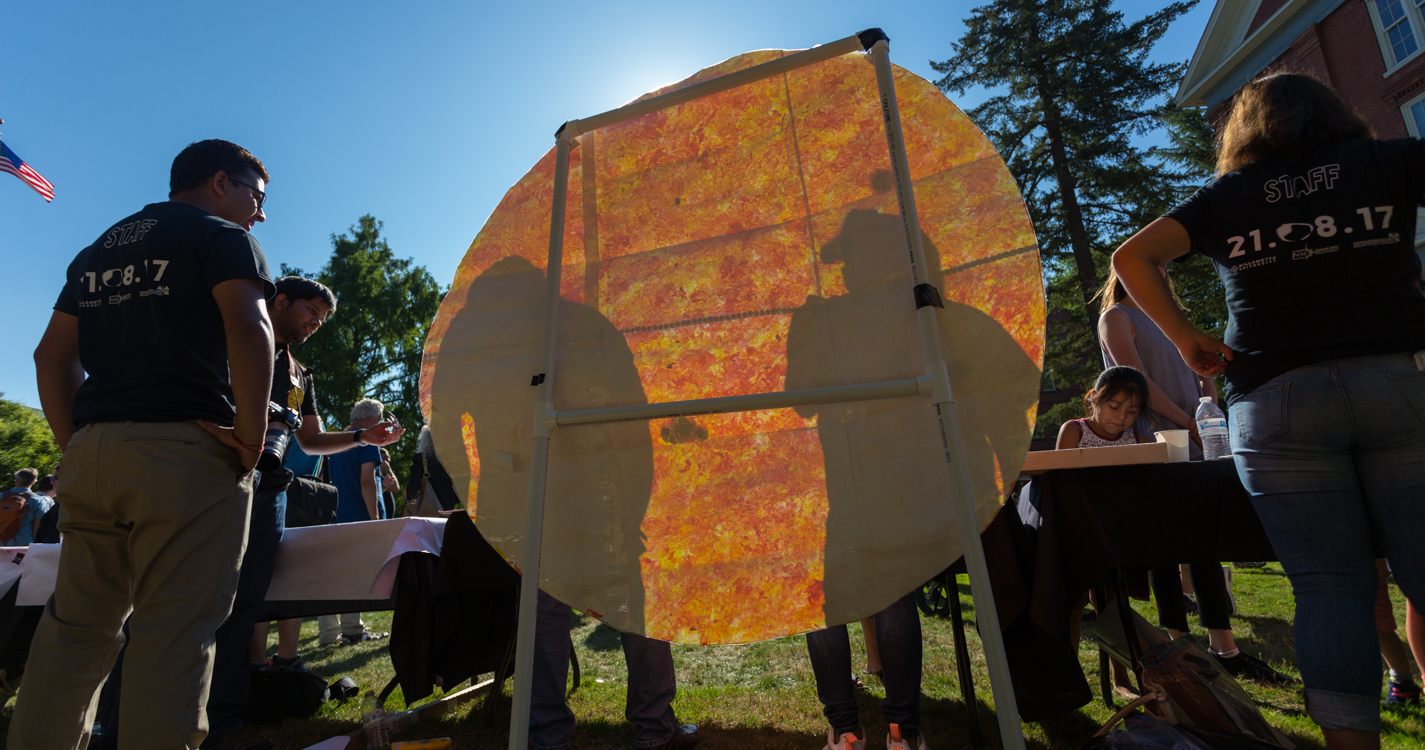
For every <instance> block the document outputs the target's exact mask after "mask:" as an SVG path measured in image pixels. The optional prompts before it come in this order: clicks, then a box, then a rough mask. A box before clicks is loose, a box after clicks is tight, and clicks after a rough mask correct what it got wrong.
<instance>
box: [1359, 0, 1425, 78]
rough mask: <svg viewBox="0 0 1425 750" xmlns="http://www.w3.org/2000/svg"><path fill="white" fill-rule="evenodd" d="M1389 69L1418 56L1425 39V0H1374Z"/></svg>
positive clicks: (1374, 14)
mask: <svg viewBox="0 0 1425 750" xmlns="http://www.w3.org/2000/svg"><path fill="white" fill-rule="evenodd" d="M1366 5H1367V6H1369V7H1370V9H1371V22H1372V24H1373V25H1374V26H1375V30H1376V36H1377V37H1378V38H1379V40H1380V47H1381V54H1382V55H1384V57H1385V67H1386V72H1387V73H1388V72H1390V70H1391V69H1393V68H1395V67H1396V66H1398V65H1400V64H1401V63H1403V62H1405V61H1406V60H1409V59H1410V58H1412V57H1414V56H1415V55H1416V54H1418V53H1419V52H1420V51H1421V43H1422V42H1425V0H1370V2H1368V3H1366Z"/></svg>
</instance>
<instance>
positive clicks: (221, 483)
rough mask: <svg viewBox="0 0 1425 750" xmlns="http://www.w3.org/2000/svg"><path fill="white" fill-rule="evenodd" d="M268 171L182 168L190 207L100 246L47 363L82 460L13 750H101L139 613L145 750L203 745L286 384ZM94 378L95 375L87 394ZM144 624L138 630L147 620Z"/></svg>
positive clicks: (127, 227)
mask: <svg viewBox="0 0 1425 750" xmlns="http://www.w3.org/2000/svg"><path fill="white" fill-rule="evenodd" d="M267 180H268V174H267V170H266V169H265V168H264V167H263V165H262V162H260V161H258V160H257V158H256V157H254V156H253V155H252V154H250V153H248V151H247V150H246V149H243V148H241V147H240V146H237V145H236V144H233V143H229V142H227V141H219V140H209V141H201V142H198V143H194V144H192V145H190V146H188V147H187V148H185V149H184V150H183V152H182V153H180V154H179V155H178V157H177V158H175V159H174V160H173V168H172V171H171V175H170V191H169V198H170V200H169V201H168V202H166V203H154V204H150V205H148V206H145V207H144V209H143V210H142V211H140V212H139V213H137V214H134V215H132V216H130V217H128V218H125V219H123V220H121V221H120V222H119V223H117V224H115V225H114V226H113V227H111V228H109V229H107V230H106V231H105V232H104V233H103V234H101V235H100V236H99V238H98V239H97V240H95V241H94V244H92V245H90V246H89V247H87V248H85V249H84V250H82V251H81V252H80V253H79V255H78V256H77V257H76V258H75V259H74V261H73V262H72V263H71V264H70V266H69V271H68V274H67V276H66V279H65V286H64V290H63V292H62V293H61V294H60V296H59V300H58V301H57V302H56V303H55V307H54V314H53V316H52V317H51V318H50V322H49V327H48V328H47V329H46V330H45V334H44V337H43V339H42V340H41V341H40V344H39V347H38V348H37V349H36V350H35V365H36V370H37V375H38V379H39V393H40V404H41V405H42V406H43V407H44V413H45V417H46V419H47V420H48V422H49V425H50V429H51V430H53V431H54V436H55V440H56V442H57V443H58V444H59V445H61V446H64V447H65V451H64V472H63V473H62V474H61V475H60V482H59V488H58V489H59V503H60V507H61V512H60V521H59V530H60V531H61V532H62V533H63V534H64V536H65V540H64V541H65V544H64V547H63V550H62V552H61V553H60V563H59V572H58V578H57V580H56V581H55V588H54V594H53V596H51V598H50V600H49V602H48V604H46V606H45V611H44V614H43V616H42V619H41V620H40V624H39V627H38V629H37V630H36V632H35V636H34V641H33V645H32V647H31V652H30V659H29V663H28V664H27V669H26V672H27V675H26V680H25V687H24V690H23V695H22V696H20V698H19V700H18V703H17V705H16V707H15V714H14V718H13V720H12V721H11V724H10V733H9V738H8V739H9V742H8V744H9V746H10V747H13V748H63V747H82V746H83V744H84V743H85V742H87V740H88V735H89V732H90V728H91V726H92V722H93V716H94V694H95V692H96V690H97V689H98V687H99V684H100V682H101V681H103V679H104V677H105V675H107V674H108V673H109V669H110V667H111V666H112V665H113V663H114V659H115V657H116V655H117V653H118V650H119V647H120V645H122V644H123V642H124V639H123V637H122V636H121V635H120V627H121V626H122V625H123V622H124V618H125V616H129V623H130V636H129V645H128V659H127V664H126V665H125V667H124V673H125V678H126V679H127V681H128V682H129V683H130V684H133V685H138V686H142V687H143V689H142V690H133V691H130V695H129V696H127V700H125V701H124V704H123V707H122V715H123V722H124V724H125V726H126V727H127V728H129V729H130V731H132V735H131V736H130V739H131V740H132V741H133V743H134V744H133V746H134V747H166V748H180V747H197V746H198V745H199V744H200V743H201V742H202V741H203V738H204V736H205V735H206V734H207V721H206V718H205V717H204V713H203V704H204V700H205V699H206V697H207V694H208V680H209V673H210V670H211V667H212V659H213V633H214V631H216V630H217V628H218V625H220V624H221V623H222V621H223V618H225V617H226V616H227V614H228V610H229V609H230V608H231V606H232V601H233V595H234V593H235V591H236V589H237V580H238V562H239V560H240V559H241V558H242V553H243V547H244V545H245V544H246V541H247V533H246V530H247V516H248V508H249V504H250V502H251V500H252V488H253V474H252V468H253V466H255V465H256V463H257V457H258V450H259V449H260V447H261V445H260V443H261V441H262V435H263V431H264V430H265V428H266V422H267V400H268V392H269V391H270V390H271V388H272V381H271V378H272V329H271V323H270V321H269V320H268V316H267V306H266V304H265V302H266V299H267V298H268V297H271V296H272V294H273V291H274V290H273V286H272V281H271V277H270V275H269V274H268V270H267V259H266V258H265V257H264V256H263V254H262V249H261V247H259V246H258V244H257V241H256V240H254V239H253V238H252V236H251V235H250V234H248V231H247V230H248V229H251V228H252V226H253V225H254V224H256V223H257V222H259V221H263V220H264V219H265V218H266V217H265V215H264V214H263V212H262V201H263V198H264V196H265V193H264V192H263V191H264V188H265V187H266V182H267ZM86 374H87V378H86ZM131 610H132V614H130V611H131Z"/></svg>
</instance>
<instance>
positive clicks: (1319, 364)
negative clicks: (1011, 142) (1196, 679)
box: [1113, 73, 1425, 748]
mask: <svg viewBox="0 0 1425 750" xmlns="http://www.w3.org/2000/svg"><path fill="white" fill-rule="evenodd" d="M1422 198H1425V145H1422V143H1421V142H1420V141H1419V140H1417V139H1414V138H1404V139H1399V140H1393V141H1378V140H1374V139H1373V138H1372V132H1371V129H1370V127H1369V126H1368V125H1366V123H1365V122H1364V121H1363V120H1362V119H1361V118H1360V116H1359V115H1357V114H1356V113H1355V112H1354V111H1353V110H1352V109H1351V107H1350V106H1349V105H1348V104H1346V102H1345V101H1344V100H1342V99H1341V97H1340V96H1339V95H1338V94H1336V92H1334V91H1332V90H1331V89H1330V88H1329V87H1327V86H1326V85H1325V84H1323V83H1321V82H1320V81H1317V80H1315V79H1314V78H1311V77H1309V76H1304V75H1296V74H1289V73H1278V74H1273V75H1268V76H1265V77H1262V78H1259V79H1257V80H1255V81H1253V82H1251V83H1249V84H1247V85H1246V86H1244V87H1243V88H1242V90H1241V91H1240V92H1238V94H1237V97H1236V101H1235V102H1234V103H1233V105H1232V110H1231V113H1230V115H1229V116H1228V121H1227V124H1226V125H1225V126H1224V127H1223V129H1222V130H1221V132H1220V138H1219V148H1218V161H1217V177H1216V179H1214V180H1213V181H1212V182H1211V183H1210V184H1209V185H1207V186H1206V187H1204V188H1202V189H1201V190H1199V191H1198V192H1197V193H1196V194H1194V195H1193V196H1192V197H1191V198H1189V199H1188V200H1187V201H1185V202H1184V203H1183V204H1182V205H1180V206H1178V207H1177V208H1175V209H1173V210H1172V211H1170V212H1169V213H1168V214H1167V215H1166V216H1164V217H1162V218H1160V219H1158V220H1156V221H1154V222H1153V223H1151V224H1149V225H1148V226H1147V227H1144V228H1143V229H1142V230H1141V231H1139V232H1138V233H1137V234H1135V235H1134V236H1133V237H1132V238H1130V239H1129V240H1128V241H1127V242H1125V243H1124V244H1123V246H1122V247H1120V248H1119V249H1118V251H1117V252H1115V253H1114V256H1113V265H1114V268H1115V270H1116V271H1117V272H1118V274H1119V276H1120V278H1122V280H1123V284H1124V286H1125V287H1126V288H1127V289H1128V292H1129V294H1131V295H1132V297H1133V299H1134V301H1136V302H1137V303H1138V305H1139V307H1140V308H1141V309H1142V310H1143V311H1144V312H1145V313H1147V314H1148V316H1149V317H1151V318H1152V319H1153V322H1154V323H1156V324H1157V325H1158V327H1159V328H1160V329H1161V330H1162V331H1163V333H1164V334H1166V335H1167V337H1168V338H1169V339H1170V340H1171V341H1172V342H1173V344H1174V346H1175V347H1176V348H1177V350H1178V352H1179V353H1180V354H1181V355H1182V358H1183V360H1184V361H1185V362H1186V363H1187V364H1188V366H1190V367H1191V368H1192V369H1193V371H1194V372H1196V373H1198V374H1199V375H1203V376H1205V377H1215V376H1217V375H1223V374H1225V376H1226V379H1227V403H1228V405H1229V422H1230V431H1231V438H1232V452H1233V454H1234V460H1235V461H1236V464H1237V472H1238V475H1239V476H1240V477H1241V479H1242V483H1243V484H1244V485H1245V486H1246V488H1247V491H1248V492H1249V493H1250V494H1251V496H1252V502H1253V505H1254V506H1255V507H1256V510H1257V515H1258V516H1259V517H1260V518H1261V520H1262V525H1263V526H1264V527H1265V528H1266V531H1267V534H1268V536H1269V537H1270V538H1271V540H1272V546H1273V547H1274V548H1275V550H1276V553H1277V556H1278V558H1279V559H1280V560H1281V562H1282V567H1283V568H1284V569H1285V570H1286V572H1287V575H1288V576H1289V577H1290V578H1291V582H1292V588H1293V591H1294V592H1295V595H1296V624H1295V636H1296V650H1297V661H1298V664H1299V665H1300V667H1301V673H1302V677H1303V678H1304V681H1305V683H1306V705H1307V712H1308V713H1309V714H1310V715H1311V717H1312V719H1313V720H1315V721H1316V723H1317V724H1319V725H1320V726H1321V728H1322V730H1323V732H1324V734H1325V736H1326V742H1327V745H1328V746H1330V747H1332V748H1357V747H1369V748H1373V747H1378V746H1379V745H1380V734H1379V732H1380V684H1381V683H1380V677H1381V675H1380V656H1379V651H1378V648H1379V642H1378V640H1377V638H1376V632H1375V621H1374V616H1373V614H1374V602H1375V584H1376V571H1375V562H1374V557H1375V556H1374V554H1373V552H1372V541H1373V539H1374V540H1375V541H1377V542H1379V543H1380V544H1381V546H1383V547H1384V550H1385V552H1386V555H1387V556H1388V557H1389V558H1390V560H1391V565H1392V568H1393V570H1394V573H1395V576H1396V580H1397V582H1398V583H1399V584H1400V587H1401V588H1402V589H1403V590H1404V592H1405V595H1406V596H1407V597H1408V598H1410V599H1413V600H1415V601H1425V544H1422V543H1421V540H1422V538H1425V501H1422V499H1421V498H1422V497H1425V355H1422V356H1419V357H1417V356H1413V355H1415V353H1417V352H1421V351H1422V350H1425V297H1422V296H1421V294H1420V292H1419V291H1418V290H1417V288H1416V281H1417V280H1418V279H1419V278H1420V260H1419V258H1418V257H1417V256H1416V254H1415V252H1414V248H1413V247H1412V241H1413V239H1414V235H1415V209H1416V207H1417V206H1418V205H1420V203H1421V201H1422ZM1194 252H1197V253H1202V254H1203V255H1206V256H1207V257H1208V258H1210V259H1211V260H1212V262H1213V264H1214V266H1216V268H1217V272H1218V275H1219V276H1220V277H1221V279H1222V283H1223V285H1224V286H1225V288H1226V293H1227V309H1228V312H1229V315H1230V319H1229V321H1228V324H1227V330H1226V335H1225V337H1224V338H1225V341H1218V340H1217V339H1215V338H1213V337H1212V336H1209V335H1207V334H1205V333H1203V332H1201V331H1199V330H1197V329H1195V328H1194V327H1193V326H1192V324H1191V323H1190V322H1188V320H1187V318H1186V317H1185V316H1184V315H1183V313H1182V310H1181V309H1179V308H1178V306H1177V305H1176V304H1174V303H1173V299H1172V295H1171V293H1170V292H1169V290H1168V286H1167V284H1166V283H1165V282H1164V280H1163V277H1162V276H1161V275H1160V274H1159V272H1158V266H1160V265H1162V264H1164V263H1168V262H1170V261H1173V260H1176V259H1179V258H1182V257H1184V256H1187V255H1188V254H1190V253H1194Z"/></svg>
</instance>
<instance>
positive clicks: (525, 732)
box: [510, 128, 577, 750]
mask: <svg viewBox="0 0 1425 750" xmlns="http://www.w3.org/2000/svg"><path fill="white" fill-rule="evenodd" d="M575 135H577V133H573V132H567V131H565V129H564V128H560V129H559V133H557V134H556V137H557V138H558V143H557V145H556V147H555V157H554V158H555V162H554V208H553V216H552V217H551V219H550V222H549V224H550V228H549V262H548V264H547V265H546V266H545V270H544V273H545V279H544V281H545V289H544V339H543V342H542V343H541V345H540V357H539V364H540V371H539V374H538V375H535V377H534V382H532V383H530V385H532V386H537V387H538V388H539V393H538V395H536V396H535V401H534V415H533V416H534V458H533V459H531V460H530V464H529V474H530V476H529V508H528V515H527V516H526V517H525V534H524V559H523V561H522V562H523V564H522V565H521V567H520V621H519V628H518V632H519V635H518V637H517V640H516V641H515V685H514V701H513V706H512V707H511V709H510V750H525V746H526V745H527V744H529V708H530V691H531V688H532V687H533V685H532V680H533V678H534V624H535V623H534V620H535V610H536V602H537V601H538V599H539V552H540V545H541V543H542V541H543V538H544V482H545V474H546V472H547V470H548V468H549V425H548V424H546V422H545V417H546V415H548V414H549V413H550V412H552V411H553V410H554V406H553V404H552V403H551V398H552V394H553V392H554V332H555V331H556V330H557V329H558V325H559V272H560V270H561V266H562V264H563V262H564V206H565V201H566V200H567V198H568V194H569V152H570V151H571V150H572V149H573V141H574V136H575Z"/></svg>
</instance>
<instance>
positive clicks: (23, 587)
mask: <svg viewBox="0 0 1425 750" xmlns="http://www.w3.org/2000/svg"><path fill="white" fill-rule="evenodd" d="M59 547H60V545H58V544H31V545H30V548H29V550H28V551H27V552H26V553H25V564H24V565H22V566H21V570H20V592H19V594H17V595H16V597H15V606H17V607H37V606H40V605H42V604H44V603H45V602H47V601H49V596H50V594H53V593H54V579H55V574H57V573H58V572H59Z"/></svg>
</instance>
